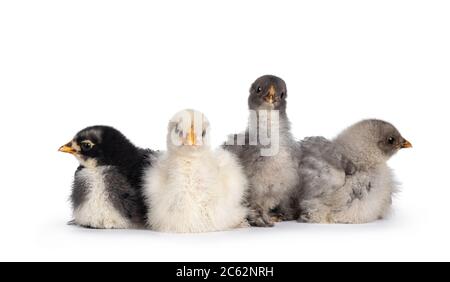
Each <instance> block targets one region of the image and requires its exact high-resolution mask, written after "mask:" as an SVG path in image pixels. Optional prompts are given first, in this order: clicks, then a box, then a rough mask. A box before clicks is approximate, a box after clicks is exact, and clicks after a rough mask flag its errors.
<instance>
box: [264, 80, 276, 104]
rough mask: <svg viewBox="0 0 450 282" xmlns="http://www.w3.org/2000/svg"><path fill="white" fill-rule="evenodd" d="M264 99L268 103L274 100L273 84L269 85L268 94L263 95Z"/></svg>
mask: <svg viewBox="0 0 450 282" xmlns="http://www.w3.org/2000/svg"><path fill="white" fill-rule="evenodd" d="M265 100H266V102H267V103H270V104H273V102H274V101H275V87H274V86H273V85H270V88H269V95H267V96H266V97H265Z"/></svg>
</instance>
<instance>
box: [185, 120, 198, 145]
mask: <svg viewBox="0 0 450 282" xmlns="http://www.w3.org/2000/svg"><path fill="white" fill-rule="evenodd" d="M186 141H187V145H189V146H195V145H196V143H197V136H195V129H194V125H192V126H191V130H190V131H189V133H188V135H187V137H186Z"/></svg>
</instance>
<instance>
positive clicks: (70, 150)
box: [58, 142, 77, 155]
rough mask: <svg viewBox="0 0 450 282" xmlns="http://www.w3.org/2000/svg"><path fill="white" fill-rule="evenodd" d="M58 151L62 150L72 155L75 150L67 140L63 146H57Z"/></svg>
mask: <svg viewBox="0 0 450 282" xmlns="http://www.w3.org/2000/svg"><path fill="white" fill-rule="evenodd" d="M58 151H59V152H63V153H68V154H72V155H73V154H75V153H76V152H77V151H76V150H75V149H74V148H72V142H69V143H67V144H66V145H64V146H61V148H59V150H58Z"/></svg>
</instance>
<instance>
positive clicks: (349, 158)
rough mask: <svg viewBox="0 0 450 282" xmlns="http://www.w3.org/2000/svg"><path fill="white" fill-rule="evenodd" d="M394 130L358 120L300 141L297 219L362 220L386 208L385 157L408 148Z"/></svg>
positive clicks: (389, 181)
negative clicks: (331, 135) (333, 132)
mask: <svg viewBox="0 0 450 282" xmlns="http://www.w3.org/2000/svg"><path fill="white" fill-rule="evenodd" d="M411 147H412V145H411V143H410V142H408V141H407V140H406V139H405V138H403V137H402V135H401V134H400V133H399V131H398V130H397V129H396V128H395V127H394V126H393V125H392V124H390V123H388V122H385V121H381V120H374V119H372V120H364V121H361V122H359V123H357V124H355V125H353V126H351V127H349V128H348V129H346V130H345V131H343V132H342V133H341V134H339V135H338V136H337V137H336V138H335V139H334V140H332V141H329V140H327V139H325V138H323V137H310V138H306V139H305V140H303V141H301V142H300V167H299V179H300V182H299V183H300V185H299V187H298V190H297V191H296V193H295V194H294V195H295V196H294V199H295V200H296V201H297V214H296V215H295V216H296V217H298V220H299V221H301V222H310V223H367V222H372V221H375V220H377V219H382V218H384V217H385V216H386V215H387V214H388V212H389V211H390V207H391V204H392V195H393V194H394V193H395V192H397V184H396V182H395V180H394V175H393V172H392V170H391V169H390V168H389V167H388V165H387V161H388V160H389V159H390V158H391V157H392V156H393V155H394V154H395V153H397V152H398V151H399V150H400V149H402V148H411Z"/></svg>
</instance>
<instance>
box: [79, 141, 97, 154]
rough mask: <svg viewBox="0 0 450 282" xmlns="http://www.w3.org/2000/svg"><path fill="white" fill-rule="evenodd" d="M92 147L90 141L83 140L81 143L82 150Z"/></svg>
mask: <svg viewBox="0 0 450 282" xmlns="http://www.w3.org/2000/svg"><path fill="white" fill-rule="evenodd" d="M93 147H94V145H93V144H92V143H90V142H83V143H81V150H83V151H85V152H86V151H89V150H91V149H92V148H93Z"/></svg>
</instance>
